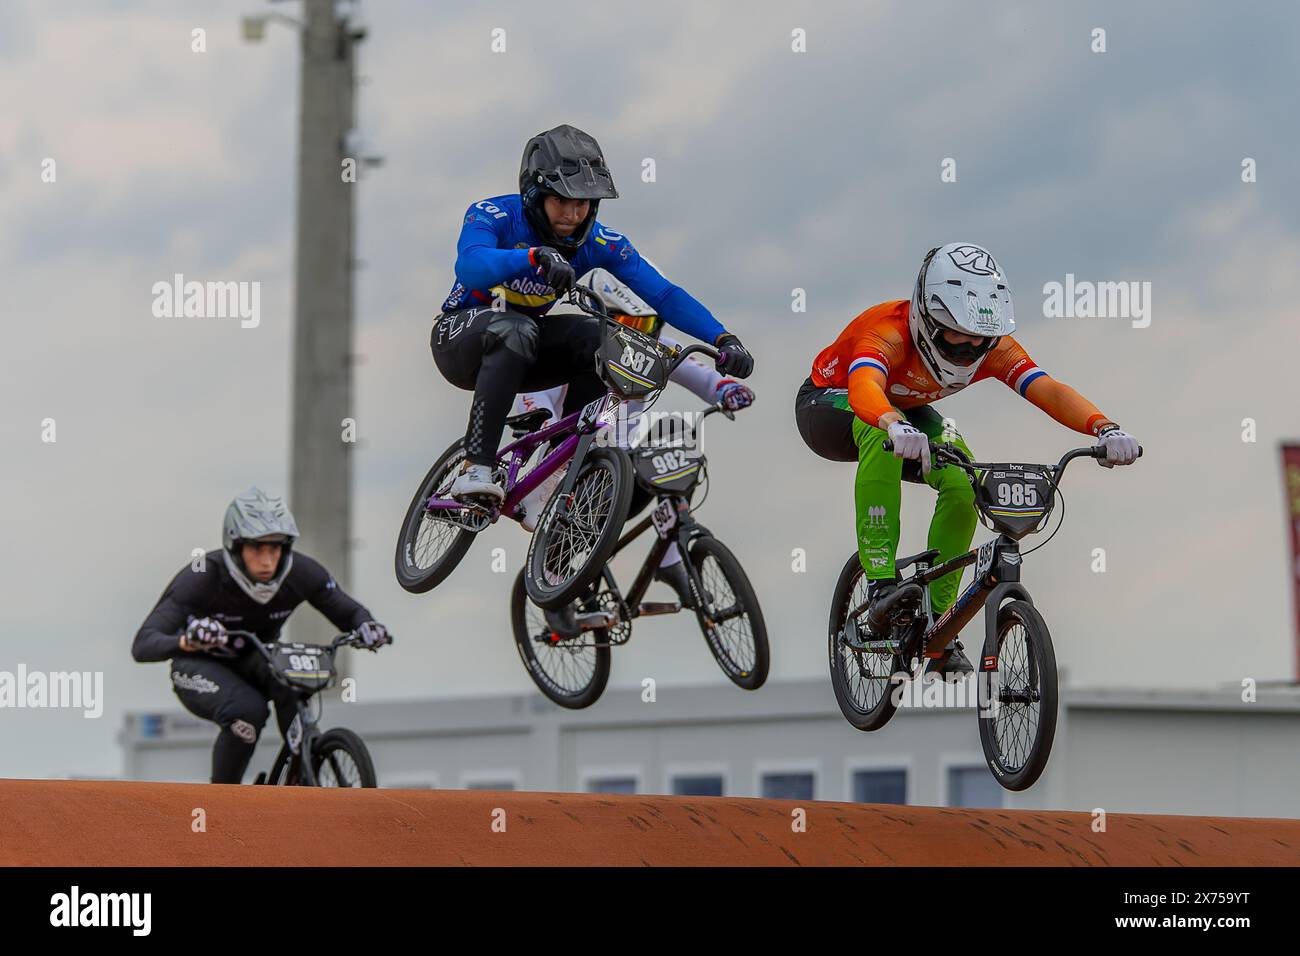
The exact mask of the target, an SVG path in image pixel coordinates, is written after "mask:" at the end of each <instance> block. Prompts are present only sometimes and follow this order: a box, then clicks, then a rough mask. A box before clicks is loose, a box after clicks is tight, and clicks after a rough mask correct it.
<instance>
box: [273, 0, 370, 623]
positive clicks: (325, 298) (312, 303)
mask: <svg viewBox="0 0 1300 956" xmlns="http://www.w3.org/2000/svg"><path fill="white" fill-rule="evenodd" d="M302 11H303V16H304V20H305V27H304V29H303V30H302V82H301V92H300V96H301V99H300V113H299V136H298V210H297V218H298V236H297V245H296V263H295V266H296V272H295V281H294V285H295V303H294V337H293V420H292V446H293V447H292V455H293V458H292V461H291V463H290V478H289V507H290V508H291V509H292V510H293V513H294V516H295V517H296V518H297V520H298V527H299V530H300V531H301V532H302V537H301V538H300V539H299V542H298V544H297V549H298V550H300V551H302V552H303V553H305V554H308V555H310V556H311V557H313V558H316V559H317V560H318V561H320V562H321V563H322V564H324V565H325V567H326V568H328V569H329V570H330V571H331V572H332V573H333V574H334V576H335V578H336V580H337V581H338V583H339V584H340V585H341V586H342V587H344V588H347V587H348V586H349V585H350V583H351V562H350V553H349V546H348V536H349V533H350V529H351V514H352V507H351V497H352V495H351V492H352V476H351V454H350V452H351V448H352V445H351V444H350V443H348V442H345V441H344V440H343V424H342V422H343V419H345V418H352V417H355V414H356V410H355V407H354V405H353V403H352V269H353V242H354V240H353V227H354V223H353V190H354V189H355V188H356V185H355V183H354V182H345V181H344V180H343V176H342V166H341V163H342V161H343V159H344V155H345V153H344V140H345V137H346V136H347V134H348V131H349V130H351V129H352V127H353V120H354V114H353V98H354V89H355V71H354V59H353V47H354V43H355V40H354V38H353V37H352V36H351V35H350V31H349V30H348V29H347V25H346V23H345V22H343V21H341V20H339V19H338V18H337V17H336V15H335V4H334V0H303V6H302ZM357 159H358V162H359V161H360V157H357ZM291 631H292V634H293V639H294V640H299V641H310V642H323V641H324V640H325V639H326V638H327V637H329V636H331V635H332V634H333V633H335V632H334V630H333V629H332V628H331V626H330V624H329V622H328V621H326V620H325V619H324V618H322V617H321V616H320V615H319V614H316V613H314V612H313V611H312V610H311V609H310V608H303V610H302V611H301V612H300V613H299V614H296V615H294V618H293V622H292V626H291Z"/></svg>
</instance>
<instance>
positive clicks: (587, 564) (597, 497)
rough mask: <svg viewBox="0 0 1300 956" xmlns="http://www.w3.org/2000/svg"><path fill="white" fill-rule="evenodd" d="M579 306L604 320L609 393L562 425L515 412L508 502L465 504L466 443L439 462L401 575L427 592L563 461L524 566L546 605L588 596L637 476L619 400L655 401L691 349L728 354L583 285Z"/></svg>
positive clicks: (421, 496)
mask: <svg viewBox="0 0 1300 956" xmlns="http://www.w3.org/2000/svg"><path fill="white" fill-rule="evenodd" d="M568 301H570V302H571V303H572V304H574V305H576V306H577V307H578V308H579V309H581V310H582V311H583V312H585V313H587V314H588V315H591V316H595V317H596V318H599V319H601V320H602V321H603V322H604V338H603V340H602V342H601V347H600V349H599V350H598V351H597V352H596V353H595V355H594V356H593V361H594V362H595V364H596V370H597V372H598V373H599V374H600V376H601V379H602V380H603V381H604V382H605V385H606V386H607V390H606V392H605V394H604V395H602V396H601V397H600V398H598V399H596V400H595V401H593V402H590V403H589V404H587V405H586V406H584V407H583V408H582V409H580V410H579V411H577V412H574V413H573V414H571V415H567V416H565V417H564V418H562V419H560V420H559V421H557V422H554V423H551V424H547V420H548V419H549V418H550V412H548V411H546V410H545V409H541V410H538V411H534V412H526V413H524V414H522V415H515V416H513V417H511V418H509V419H507V421H506V424H507V426H508V427H509V428H510V429H511V430H512V433H513V436H514V438H515V440H514V441H513V442H512V443H510V444H508V445H506V446H505V447H504V448H502V449H501V451H500V452H499V453H498V455H497V467H496V478H497V480H498V481H499V482H500V483H501V486H502V487H503V488H504V489H505V499H504V500H503V501H502V502H501V503H500V504H498V505H492V506H488V505H483V504H480V503H477V502H471V501H463V502H462V501H457V500H455V499H453V498H451V497H450V495H449V489H450V488H451V484H452V482H453V481H454V480H455V477H456V474H457V472H458V471H459V470H460V467H461V463H462V462H463V461H464V459H465V446H464V440H463V439H461V440H458V441H456V442H455V443H454V444H453V445H452V446H451V447H450V448H448V449H447V450H446V451H445V452H443V454H442V456H441V457H440V458H439V459H438V460H437V461H436V462H435V463H434V465H433V467H432V468H430V469H429V473H428V474H427V475H425V476H424V480H423V481H422V482H421V483H420V487H419V488H418V489H417V490H416V492H415V497H414V498H413V499H412V500H411V505H410V507H409V508H408V509H407V511H406V517H405V518H404V519H403V521H402V530H401V532H400V534H399V535H398V538H397V553H396V555H395V557H394V567H395V570H396V572H397V582H398V583H399V584H400V585H401V586H402V587H403V588H404V589H405V590H407V591H410V592H412V593H415V594H420V593H423V592H425V591H430V590H432V589H433V588H435V587H437V586H438V584H440V583H441V582H442V581H443V580H445V579H446V578H447V576H448V575H449V574H451V572H452V571H454V570H455V569H456V566H457V565H458V564H459V563H460V562H461V560H462V559H463V558H464V557H465V554H466V552H468V551H469V548H470V545H471V544H473V543H474V537H475V535H477V534H478V533H479V532H480V531H482V530H483V529H484V528H486V527H487V526H488V525H490V524H493V523H494V522H496V521H497V520H498V519H499V518H500V517H501V516H502V515H505V516H507V517H509V518H511V519H512V520H519V518H521V517H522V515H523V512H522V508H521V503H522V502H523V500H524V498H526V497H527V496H528V494H529V493H530V492H532V491H533V490H534V489H535V488H537V486H538V485H540V484H541V483H542V482H543V481H545V480H546V479H547V478H548V477H549V476H551V475H552V474H554V473H555V472H557V471H558V470H559V469H560V468H562V467H564V466H565V465H568V466H569V468H568V472H567V473H566V474H565V476H564V479H563V482H562V483H561V485H560V487H559V488H558V489H557V490H556V492H555V493H554V494H553V495H552V496H551V498H550V501H549V502H548V503H547V505H546V508H545V510H544V511H543V512H542V515H541V518H540V520H539V521H538V525H537V530H536V531H534V532H533V536H532V540H531V542H530V543H529V547H528V556H527V560H526V563H525V565H524V582H525V585H526V586H527V589H528V596H529V598H531V599H532V601H533V602H534V603H535V604H537V605H538V606H539V607H542V608H546V609H552V610H554V609H558V608H562V607H564V606H565V605H567V604H569V603H570V602H572V601H573V600H575V599H576V598H578V597H579V596H581V595H583V594H584V593H585V592H586V591H587V590H588V588H589V587H590V585H591V584H592V583H593V582H594V581H596V579H597V578H599V577H600V574H601V570H602V569H603V568H604V566H605V563H606V562H607V561H608V560H609V558H610V555H611V554H612V553H613V551H614V548H615V547H616V545H617V544H618V538H619V533H620V532H621V530H622V528H623V523H624V522H625V521H626V520H627V515H628V509H629V507H630V505H631V499H632V489H633V484H634V482H635V476H634V472H633V468H632V463H631V459H630V458H629V456H628V453H627V452H626V451H624V450H623V449H621V448H619V447H618V443H617V442H613V441H608V442H607V441H604V440H603V439H602V435H601V433H602V431H604V430H605V429H608V428H609V427H610V426H611V425H612V424H614V423H615V421H616V420H617V417H618V409H619V405H620V404H622V403H623V402H630V401H650V400H653V398H654V397H656V396H657V395H658V393H659V392H660V391H661V390H662V389H663V388H664V386H665V385H666V384H667V382H668V376H669V375H670V374H671V373H672V371H673V369H675V368H676V367H677V366H678V365H679V364H680V363H681V362H683V361H684V360H685V359H686V358H687V356H689V355H691V354H692V353H703V354H705V355H708V356H710V357H712V358H717V357H718V351H717V350H716V349H713V348H711V347H710V346H707V345H702V344H696V345H690V346H687V347H686V348H684V349H669V348H668V347H667V346H664V345H661V344H660V343H659V342H658V341H657V340H656V339H654V338H651V337H650V336H648V335H644V334H642V333H641V332H638V331H636V330H635V329H631V328H628V327H627V326H624V325H621V324H620V323H618V322H616V321H615V320H614V319H612V318H610V316H609V314H608V313H607V312H606V311H605V308H604V306H603V305H602V303H601V302H600V300H599V299H598V298H596V297H595V296H594V295H592V294H591V293H589V292H588V291H587V290H585V289H582V288H581V287H579V288H577V289H575V290H574V291H573V292H571V293H570V294H569V299H568Z"/></svg>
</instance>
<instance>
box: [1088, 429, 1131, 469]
mask: <svg viewBox="0 0 1300 956" xmlns="http://www.w3.org/2000/svg"><path fill="white" fill-rule="evenodd" d="M1097 441H1098V444H1097V445H1095V446H1094V448H1095V450H1094V451H1093V453H1092V454H1093V457H1094V458H1096V459H1097V463H1098V464H1099V465H1101V466H1102V467H1103V468H1114V467H1115V466H1116V465H1131V464H1133V462H1135V461H1137V460H1138V457H1139V456H1140V455H1141V454H1142V446H1141V445H1139V444H1138V443H1137V439H1136V438H1134V437H1133V436H1132V435H1130V434H1129V433H1128V432H1126V431H1124V430H1123V429H1122V428H1120V427H1119V426H1118V425H1107V426H1106V427H1105V428H1103V429H1102V430H1101V431H1099V432H1097Z"/></svg>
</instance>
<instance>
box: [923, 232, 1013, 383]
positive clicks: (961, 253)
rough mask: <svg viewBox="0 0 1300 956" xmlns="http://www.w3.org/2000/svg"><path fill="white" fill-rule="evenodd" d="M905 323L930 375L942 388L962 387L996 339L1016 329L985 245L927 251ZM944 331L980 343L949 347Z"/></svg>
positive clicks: (952, 245) (1002, 281) (1006, 290)
mask: <svg viewBox="0 0 1300 956" xmlns="http://www.w3.org/2000/svg"><path fill="white" fill-rule="evenodd" d="M907 324H908V327H909V328H910V329H911V331H912V341H913V342H915V343H916V349H917V351H918V352H920V353H921V360H922V361H923V362H924V363H925V366H926V368H927V369H928V370H929V372H930V374H931V375H933V376H934V377H935V378H936V379H937V380H938V382H939V384H940V385H942V386H944V387H945V388H964V387H965V386H967V385H969V384H970V383H971V380H972V379H973V378H974V377H975V373H976V372H977V371H978V370H979V367H980V363H982V362H983V361H984V359H985V357H987V356H988V354H989V352H991V351H992V350H993V347H994V346H996V345H997V344H998V340H999V339H1000V338H1001V337H1002V336H1004V335H1010V334H1011V333H1012V332H1014V331H1015V328H1016V318H1015V309H1014V308H1013V307H1012V305H1011V290H1010V289H1009V288H1008V287H1007V278H1006V276H1005V275H1004V274H1003V272H1002V268H1001V267H1000V266H999V265H998V264H997V262H996V261H995V260H994V258H993V256H992V254H991V253H990V252H989V251H988V250H987V249H985V248H984V247H983V246H977V245H974V244H972V243H969V242H950V243H948V244H947V245H943V246H939V247H938V248H937V249H931V250H930V251H929V252H928V253H926V256H925V259H924V260H923V261H922V262H921V272H920V274H919V275H917V277H916V288H915V289H914V290H913V291H912V305H911V308H910V309H909V311H908V323H907ZM944 329H951V330H952V331H954V332H960V333H962V334H963V335H978V336H981V337H982V341H981V342H980V343H979V344H978V345H973V344H971V343H962V344H961V345H953V344H952V343H950V342H947V341H945V340H944V337H943V334H942V330H944Z"/></svg>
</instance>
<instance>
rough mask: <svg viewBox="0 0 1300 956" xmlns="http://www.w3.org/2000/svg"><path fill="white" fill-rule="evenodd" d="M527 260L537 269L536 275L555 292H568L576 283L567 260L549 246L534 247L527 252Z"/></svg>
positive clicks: (571, 267) (575, 276) (574, 275)
mask: <svg viewBox="0 0 1300 956" xmlns="http://www.w3.org/2000/svg"><path fill="white" fill-rule="evenodd" d="M528 258H529V260H530V261H531V262H532V263H533V265H535V266H536V267H537V272H538V274H539V275H540V276H541V277H542V278H543V279H544V280H545V281H546V284H547V285H549V286H550V287H551V288H552V289H554V290H555V291H556V292H568V291H569V290H570V289H572V288H573V284H574V283H575V282H577V281H578V277H577V275H576V274H575V273H574V271H573V266H571V265H569V260H568V259H566V258H564V256H562V255H560V254H559V253H558V252H556V251H555V250H554V249H552V248H551V247H550V246H536V247H534V248H533V249H531V250H529V253H528Z"/></svg>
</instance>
